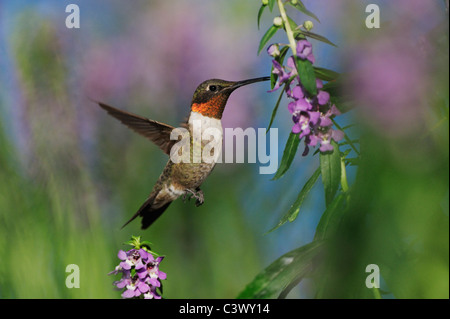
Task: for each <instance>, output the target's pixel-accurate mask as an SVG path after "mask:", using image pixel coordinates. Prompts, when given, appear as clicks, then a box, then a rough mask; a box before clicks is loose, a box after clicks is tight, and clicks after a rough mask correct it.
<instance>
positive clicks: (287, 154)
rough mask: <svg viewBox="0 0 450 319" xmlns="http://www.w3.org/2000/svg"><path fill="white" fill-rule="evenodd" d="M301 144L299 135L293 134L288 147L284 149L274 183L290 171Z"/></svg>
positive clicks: (287, 144) (290, 136)
mask: <svg viewBox="0 0 450 319" xmlns="http://www.w3.org/2000/svg"><path fill="white" fill-rule="evenodd" d="M299 144H300V139H299V138H298V134H294V133H291V134H290V135H289V138H288V140H287V142H286V146H285V147H284V151H283V157H282V158H281V163H280V166H279V167H278V170H277V172H276V173H275V176H274V177H273V178H272V180H273V181H274V180H276V179H279V178H280V177H282V176H283V175H284V173H286V171H287V170H288V169H289V167H290V166H291V163H292V161H293V160H294V157H295V154H296V153H297V149H298V145H299Z"/></svg>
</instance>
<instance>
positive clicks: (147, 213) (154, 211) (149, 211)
mask: <svg viewBox="0 0 450 319" xmlns="http://www.w3.org/2000/svg"><path fill="white" fill-rule="evenodd" d="M170 203H172V202H168V203H166V204H164V205H163V206H161V207H159V208H153V207H151V205H150V206H146V207H144V209H143V210H142V212H141V215H142V221H141V224H142V229H147V228H148V227H149V226H150V225H151V224H153V222H154V221H155V220H157V219H158V217H159V216H161V215H162V213H164V211H165V210H166V209H167V207H169V205H170Z"/></svg>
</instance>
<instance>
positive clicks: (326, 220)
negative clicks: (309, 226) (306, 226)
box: [314, 193, 345, 240]
mask: <svg viewBox="0 0 450 319" xmlns="http://www.w3.org/2000/svg"><path fill="white" fill-rule="evenodd" d="M344 199H345V194H344V193H341V194H339V195H338V196H336V198H335V199H334V200H333V201H332V202H331V204H330V205H329V206H328V207H327V208H326V209H325V211H324V212H323V214H322V217H321V218H320V221H319V224H318V225H317V228H316V234H315V235H314V240H322V239H326V238H328V235H329V234H330V232H331V231H332V230H334V229H335V227H336V226H337V223H338V222H339V221H340V219H341V217H342V203H343V202H344Z"/></svg>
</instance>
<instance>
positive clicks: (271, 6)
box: [268, 0, 276, 12]
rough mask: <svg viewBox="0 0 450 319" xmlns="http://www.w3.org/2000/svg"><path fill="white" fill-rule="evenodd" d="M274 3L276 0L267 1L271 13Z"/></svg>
mask: <svg viewBox="0 0 450 319" xmlns="http://www.w3.org/2000/svg"><path fill="white" fill-rule="evenodd" d="M275 1H276V0H269V3H268V5H269V9H270V12H272V10H273V6H274V5H275Z"/></svg>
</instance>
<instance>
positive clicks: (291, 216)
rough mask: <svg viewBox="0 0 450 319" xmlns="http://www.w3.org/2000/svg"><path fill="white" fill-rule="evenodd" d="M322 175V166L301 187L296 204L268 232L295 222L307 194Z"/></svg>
mask: <svg viewBox="0 0 450 319" xmlns="http://www.w3.org/2000/svg"><path fill="white" fill-rule="evenodd" d="M319 176H320V167H319V168H318V169H316V171H315V172H314V173H313V174H312V176H311V177H310V178H309V179H308V181H307V182H306V183H305V185H303V188H302V189H301V191H300V193H299V194H298V196H297V199H296V200H295V202H294V204H292V206H291V207H290V208H289V210H288V212H287V213H286V214H285V215H284V216H283V217H282V218H281V219H280V221H279V222H278V224H277V225H276V226H275V227H274V228H272V229H271V230H269V231H268V232H267V233H270V232H272V231H274V230H275V229H277V228H278V227H280V226H282V225H283V224H285V223H286V222H288V221H289V222H293V221H294V220H295V219H296V218H297V216H298V213H299V212H300V208H301V206H302V204H303V201H304V200H305V198H306V196H307V195H308V194H309V192H310V191H311V189H312V188H313V186H314V185H315V184H316V182H317V179H318V178H319Z"/></svg>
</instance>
